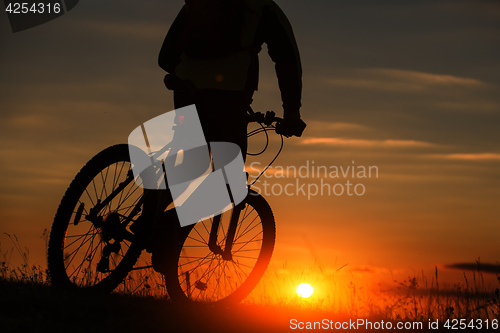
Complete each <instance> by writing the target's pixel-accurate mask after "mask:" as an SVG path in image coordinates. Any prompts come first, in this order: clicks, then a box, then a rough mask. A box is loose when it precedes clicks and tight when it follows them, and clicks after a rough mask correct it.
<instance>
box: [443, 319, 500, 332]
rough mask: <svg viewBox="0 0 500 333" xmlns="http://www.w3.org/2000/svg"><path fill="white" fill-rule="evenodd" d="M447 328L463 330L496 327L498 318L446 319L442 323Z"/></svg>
mask: <svg viewBox="0 0 500 333" xmlns="http://www.w3.org/2000/svg"><path fill="white" fill-rule="evenodd" d="M443 327H444V328H446V329H449V330H464V329H483V328H484V329H490V328H492V329H495V330H496V329H498V319H493V320H488V319H485V320H483V319H470V320H466V319H448V320H446V322H445V323H444V325H443Z"/></svg>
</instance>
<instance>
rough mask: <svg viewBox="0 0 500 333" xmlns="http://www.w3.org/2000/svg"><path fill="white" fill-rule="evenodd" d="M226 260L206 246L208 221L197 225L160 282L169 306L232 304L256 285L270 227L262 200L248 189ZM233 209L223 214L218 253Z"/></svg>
mask: <svg viewBox="0 0 500 333" xmlns="http://www.w3.org/2000/svg"><path fill="white" fill-rule="evenodd" d="M240 205H242V206H241V207H242V208H241V211H240V213H239V217H238V220H237V226H236V233H235V236H234V241H233V244H232V249H231V251H230V252H231V255H230V258H228V256H223V255H221V254H219V253H214V252H213V251H212V250H211V249H210V248H209V238H210V233H211V229H212V223H214V220H213V219H208V220H204V221H200V222H198V223H197V224H196V225H194V226H193V227H191V228H192V229H191V231H190V232H189V234H188V235H187V237H186V238H185V240H184V242H183V243H182V245H181V246H180V247H179V248H178V249H177V250H176V251H177V253H176V255H174V256H173V258H175V259H174V260H173V263H172V264H170V265H168V267H167V272H166V274H165V284H166V286H167V290H168V294H169V296H170V298H171V299H172V300H173V301H174V302H175V301H179V302H187V303H193V304H203V303H205V304H230V303H232V304H234V303H238V302H240V301H241V300H242V299H243V298H245V297H246V296H247V295H248V294H249V293H250V292H251V291H252V290H253V288H254V287H255V286H256V285H257V283H258V282H259V280H260V279H261V277H262V275H263V274H264V272H265V270H266V268H267V266H268V264H269V261H270V260H271V256H272V252H273V249H274V243H275V238H276V226H275V222H274V217H273V213H272V210H271V208H270V207H269V205H268V203H267V202H266V200H265V199H264V198H263V197H261V196H260V195H259V194H257V193H256V192H255V191H252V190H250V193H249V195H248V196H247V198H246V199H245V201H244V202H243V203H241V204H240ZM232 213H233V211H232V210H229V211H227V212H224V213H223V214H222V216H221V220H220V223H219V228H218V231H217V245H218V246H219V247H220V248H221V249H224V248H225V246H226V245H227V244H226V240H227V235H228V228H229V224H230V220H231V216H232Z"/></svg>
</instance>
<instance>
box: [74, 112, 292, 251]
mask: <svg viewBox="0 0 500 333" xmlns="http://www.w3.org/2000/svg"><path fill="white" fill-rule="evenodd" d="M280 120H281V118H278V117H275V115H274V112H271V111H268V112H267V113H266V115H264V114H262V113H259V112H254V111H253V110H252V109H251V108H250V107H249V109H248V122H249V123H250V122H257V123H259V124H260V125H261V126H262V128H260V129H258V130H256V131H252V132H250V133H249V134H248V136H249V137H250V136H252V135H255V134H257V133H261V132H267V130H268V129H270V128H274V126H272V123H273V122H279V121H280ZM263 124H264V125H266V126H264V125H263ZM266 137H267V139H269V138H268V136H267V133H266ZM282 145H283V139H282ZM148 148H149V147H148ZM171 148H172V143H169V144H167V145H165V146H164V147H162V148H161V149H160V150H158V151H155V152H152V151H148V155H149V156H150V158H151V161H152V167H158V165H157V164H155V162H156V161H157V159H158V158H159V157H160V156H162V155H163V154H164V153H165V152H167V151H168V150H169V149H171ZM281 148H282V146H281ZM281 148H280V150H279V151H278V153H277V154H276V156H275V158H274V159H273V160H272V161H271V162H270V163H269V164H268V166H267V167H266V168H265V169H264V170H263V171H262V173H261V174H260V175H259V176H258V177H257V178H256V180H255V181H257V180H258V178H259V177H260V176H261V175H262V174H263V173H264V172H265V171H266V170H267V169H268V168H269V166H270V165H271V164H272V163H273V162H274V160H276V158H277V157H278V155H279V153H280V152H281ZM266 149H267V144H266V147H265V148H264V150H263V151H262V152H260V153H259V154H261V153H263V152H264V151H265V150H266ZM169 153H170V152H169ZM259 154H253V155H259ZM167 156H168V155H167ZM162 166H163V164H162ZM159 174H160V175H161V176H163V177H164V179H165V182H166V174H165V168H164V166H163V172H160V173H159ZM161 176H160V177H161ZM132 181H134V173H133V172H132V170H129V172H128V174H127V178H126V179H125V180H124V181H123V182H121V183H120V184H119V185H118V187H117V188H116V189H115V190H114V191H113V192H111V193H110V194H109V195H108V196H107V197H106V198H105V199H104V200H103V201H100V200H98V202H97V203H96V204H95V206H94V207H92V208H91V209H90V210H89V214H87V215H86V216H85V218H86V219H87V220H89V221H91V222H92V223H93V224H94V226H95V227H96V228H103V226H104V223H103V222H104V218H103V217H102V216H100V213H101V211H102V209H103V208H104V207H106V206H107V205H108V204H109V203H110V202H111V201H112V200H113V199H114V198H115V197H116V196H118V195H119V194H120V193H121V192H122V191H123V189H125V188H126V187H127V186H128V185H129V184H130V183H131V182H132ZM255 181H254V182H252V183H251V184H250V185H249V186H251V185H252V184H253V183H255ZM165 184H167V183H165ZM166 190H168V188H167V189H166ZM148 197H150V195H148V193H145V194H143V196H142V197H141V199H140V200H139V201H138V202H137V204H136V207H134V209H133V210H132V211H131V213H130V214H129V215H128V216H121V217H122V219H123V220H122V222H121V225H120V230H122V231H123V232H122V233H121V234H120V237H119V238H122V239H126V240H128V241H134V240H135V236H134V234H132V233H130V232H128V231H126V227H127V226H128V224H129V223H130V222H131V221H133V218H134V217H135V216H136V215H137V214H138V213H139V212H140V211H141V207H142V206H143V204H144V202H145V201H147V200H150V199H151V198H148ZM153 206H154V207H156V206H157V205H153ZM165 207H166V206H165ZM240 213H241V208H240V206H239V205H236V206H235V207H233V210H232V214H231V218H230V223H229V226H228V230H227V235H226V241H225V244H224V249H223V248H222V247H221V246H220V245H217V238H218V230H219V227H220V223H221V215H217V216H215V217H214V218H213V222H212V226H211V230H210V236H209V242H208V246H209V249H210V250H211V251H212V252H213V253H214V254H219V255H221V256H222V258H223V259H224V260H232V254H231V250H232V247H233V243H234V237H235V233H236V227H237V221H238V218H239V215H240ZM82 214H83V207H79V209H78V211H77V215H76V217H75V219H74V221H75V223H77V222H76V221H78V220H80V217H81V215H82ZM152 216H156V217H161V216H162V212H160V211H156V212H154V214H152ZM140 222H142V221H140ZM193 226H194V225H191V226H187V227H181V226H180V225H179V224H177V225H176V227H177V228H178V229H179V230H182V232H176V233H175V234H176V235H178V236H179V237H183V236H187V234H189V232H190V230H191V229H192V227H193ZM115 238H116V237H115ZM178 240H180V239H178ZM178 240H174V241H178Z"/></svg>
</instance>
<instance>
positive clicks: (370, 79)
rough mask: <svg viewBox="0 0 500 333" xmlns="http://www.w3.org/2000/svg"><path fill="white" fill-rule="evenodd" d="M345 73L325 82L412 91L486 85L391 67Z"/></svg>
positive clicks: (476, 81)
mask: <svg viewBox="0 0 500 333" xmlns="http://www.w3.org/2000/svg"><path fill="white" fill-rule="evenodd" d="M345 74H347V75H345ZM345 74H344V77H342V76H340V77H337V78H334V79H327V83H329V84H330V85H333V86H340V87H351V88H362V89H369V90H382V91H393V92H413V93H414V92H426V91H429V90H431V89H436V88H438V87H441V88H442V87H451V88H457V87H463V88H465V87H466V88H476V87H482V86H485V85H486V84H485V83H483V82H481V81H480V80H476V79H472V78H464V77H458V76H453V75H443V74H434V73H425V72H419V71H413V70H401V69H392V68H368V69H359V68H358V69H354V70H353V71H351V72H350V73H345Z"/></svg>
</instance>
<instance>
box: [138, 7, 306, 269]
mask: <svg viewBox="0 0 500 333" xmlns="http://www.w3.org/2000/svg"><path fill="white" fill-rule="evenodd" d="M264 43H266V44H267V48H268V53H269V55H270V57H271V59H272V60H273V61H274V62H275V64H276V74H277V77H278V84H279V88H280V90H281V98H282V101H283V110H284V111H283V121H282V122H281V123H280V124H279V126H277V129H276V132H277V133H280V134H283V135H285V136H287V137H288V136H292V135H295V136H300V135H301V134H302V131H303V130H304V128H305V126H306V124H305V123H304V122H303V121H302V120H301V119H300V107H301V90H302V79H301V77H302V69H301V63H300V56H299V51H298V48H297V44H296V42H295V37H294V35H293V31H292V27H291V26H290V23H289V22H288V19H287V18H286V16H285V15H284V13H283V12H282V11H281V9H280V8H279V7H278V6H277V5H276V4H275V3H274V1H272V0H186V1H185V5H184V6H183V7H182V9H181V11H180V12H179V14H178V15H177V17H176V19H175V21H174V22H173V23H172V25H171V27H170V30H169V31H168V33H167V36H166V37H165V40H164V42H163V45H162V48H161V51H160V54H159V61H158V62H159V65H160V67H161V68H163V69H164V70H165V71H166V72H167V73H168V74H167V75H166V76H165V84H166V86H167V88H169V89H171V90H174V104H175V108H176V109H179V108H182V107H184V106H188V105H191V104H195V105H196V108H197V111H198V116H199V119H200V123H201V126H202V129H203V132H204V135H205V139H206V141H207V142H217V141H219V142H232V143H235V144H237V145H238V146H239V147H240V149H241V152H242V156H243V158H245V156H246V151H247V125H248V119H247V110H248V108H249V106H250V104H251V102H252V96H253V93H254V92H255V91H256V90H257V87H258V76H259V59H258V54H259V52H260V51H261V50H262V45H263V44H264ZM188 155H189V154H185V156H184V160H185V161H186V160H187V159H189V158H190V157H189V156H188ZM194 161H196V156H194ZM186 164H192V163H186ZM198 168H199V169H200V174H201V173H202V172H203V170H205V169H206V166H204V165H198ZM155 192H156V193H155V194H154V195H150V197H151V198H153V197H156V199H154V200H150V201H149V202H145V204H144V213H143V216H144V218H145V220H146V221H148V222H152V223H153V225H154V227H153V229H154V231H153V233H152V241H151V242H150V244H151V245H150V246H151V248H150V249H149V250H150V252H152V253H153V266H155V269H156V270H157V271H164V267H162V266H163V265H164V264H165V261H164V259H163V258H164V257H165V254H166V253H169V252H172V248H171V246H172V245H173V244H169V243H170V241H169V240H168V238H166V237H165V235H168V234H171V233H172V232H175V231H172V228H171V224H169V223H159V222H158V219H162V220H163V218H161V217H159V216H158V215H156V216H152V214H154V213H153V212H162V211H164V210H165V209H166V208H165V207H166V204H167V203H170V202H172V200H173V199H172V194H171V193H170V191H168V190H167V191H155ZM154 206H156V208H154ZM169 212H171V215H170V217H169V218H167V219H168V220H170V219H175V218H176V216H174V215H175V213H174V210H172V209H171V210H169ZM157 214H158V213H157Z"/></svg>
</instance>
